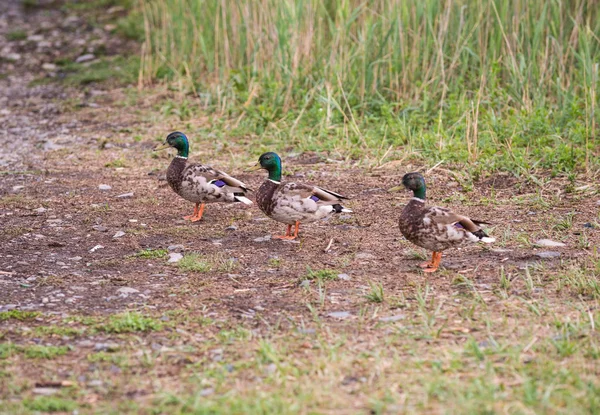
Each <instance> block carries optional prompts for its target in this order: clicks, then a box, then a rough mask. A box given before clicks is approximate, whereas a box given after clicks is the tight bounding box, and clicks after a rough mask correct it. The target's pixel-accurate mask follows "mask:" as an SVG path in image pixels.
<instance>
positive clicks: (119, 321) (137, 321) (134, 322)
mask: <svg viewBox="0 0 600 415" xmlns="http://www.w3.org/2000/svg"><path fill="white" fill-rule="evenodd" d="M162 327H163V324H162V323H161V322H160V321H158V320H156V319H154V318H152V317H147V316H144V315H142V314H140V313H137V312H129V311H128V312H125V313H121V314H115V315H112V316H110V317H109V318H108V320H107V321H106V322H104V323H102V324H98V325H97V326H96V328H97V329H98V330H101V331H105V332H107V333H133V332H148V331H156V330H160V329H161V328H162Z"/></svg>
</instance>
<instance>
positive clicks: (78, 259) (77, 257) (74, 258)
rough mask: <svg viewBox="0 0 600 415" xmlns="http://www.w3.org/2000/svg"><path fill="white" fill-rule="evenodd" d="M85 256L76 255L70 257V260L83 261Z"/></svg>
mask: <svg viewBox="0 0 600 415" xmlns="http://www.w3.org/2000/svg"><path fill="white" fill-rule="evenodd" d="M82 259H83V258H82V257H80V256H74V257H72V258H69V261H81V260H82Z"/></svg>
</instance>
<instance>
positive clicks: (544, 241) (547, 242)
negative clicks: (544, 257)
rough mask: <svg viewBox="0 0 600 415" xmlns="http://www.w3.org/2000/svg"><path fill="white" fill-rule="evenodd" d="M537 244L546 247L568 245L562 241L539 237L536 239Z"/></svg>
mask: <svg viewBox="0 0 600 415" xmlns="http://www.w3.org/2000/svg"><path fill="white" fill-rule="evenodd" d="M535 244H536V245H537V246H545V247H560V246H566V245H565V244H563V243H562V242H557V241H553V240H552V239H538V240H537V241H535Z"/></svg>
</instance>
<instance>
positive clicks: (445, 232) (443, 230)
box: [399, 173, 494, 272]
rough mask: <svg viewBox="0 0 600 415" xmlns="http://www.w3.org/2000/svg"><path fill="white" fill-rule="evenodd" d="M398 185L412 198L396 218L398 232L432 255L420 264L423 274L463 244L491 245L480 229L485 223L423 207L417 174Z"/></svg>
mask: <svg viewBox="0 0 600 415" xmlns="http://www.w3.org/2000/svg"><path fill="white" fill-rule="evenodd" d="M402 184H403V185H404V186H405V187H406V188H408V189H409V190H412V191H413V193H414V197H413V198H412V199H411V200H410V201H409V202H408V203H407V204H406V206H405V207H404V209H403V210H402V213H401V215H400V220H399V227H400V232H401V233H402V235H404V237H405V238H406V239H407V240H409V241H410V242H412V243H414V244H415V245H417V246H420V247H422V248H425V249H428V250H430V251H433V255H432V260H431V262H428V263H425V264H423V267H424V268H425V271H426V272H433V271H436V270H437V268H438V266H439V264H440V261H441V258H442V252H443V251H445V250H446V249H449V248H452V247H456V246H459V245H462V244H463V243H467V242H485V243H491V242H494V239H493V238H490V237H489V236H488V235H487V234H486V233H485V232H484V231H483V230H482V229H481V226H480V225H482V224H487V223H486V222H482V221H477V220H472V219H469V218H468V217H466V216H462V215H458V214H456V213H454V212H452V211H451V210H449V209H446V208H442V207H437V206H426V205H425V179H424V178H423V176H422V175H421V174H420V173H408V174H406V175H405V176H404V177H403V179H402Z"/></svg>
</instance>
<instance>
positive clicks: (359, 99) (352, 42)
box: [139, 0, 600, 171]
mask: <svg viewBox="0 0 600 415" xmlns="http://www.w3.org/2000/svg"><path fill="white" fill-rule="evenodd" d="M599 9H600V1H598V0H587V1H586V0H573V1H558V0H550V1H528V0H522V1H518V0H514V1H504V0H459V1H450V0H446V1H437V0H424V1H408V0H381V1H376V2H365V1H358V0H326V1H321V0H232V1H225V0H219V1H206V0H141V12H142V14H143V18H144V27H145V42H144V44H143V48H142V63H141V70H140V74H139V84H140V86H144V85H148V84H151V83H154V82H156V81H157V80H160V79H167V80H170V81H173V83H174V85H178V86H179V88H180V90H181V91H182V92H185V93H189V94H193V96H195V97H197V99H198V104H199V105H202V106H204V107H205V108H207V109H211V110H214V111H218V112H219V113H224V114H228V115H231V116H232V119H235V120H236V123H235V126H237V127H246V128H251V129H253V131H254V132H256V133H258V134H271V135H272V136H273V138H275V140H273V141H274V142H276V143H277V142H280V141H285V144H286V145H287V146H289V145H290V144H292V145H295V146H297V147H301V148H303V149H318V150H326V151H334V152H335V151H337V152H339V153H340V154H343V155H347V156H357V155H362V154H364V153H365V152H367V153H368V154H369V155H372V156H375V157H376V159H377V160H379V161H382V160H383V158H384V157H386V156H387V157H392V156H394V154H396V152H398V151H403V152H406V151H410V152H414V153H416V154H417V156H422V157H430V158H433V159H446V160H449V161H456V162H463V163H464V162H468V163H474V164H476V163H483V162H485V165H486V167H487V168H493V167H498V168H511V167H513V168H514V167H523V168H525V169H528V168H533V167H535V166H541V167H552V168H554V169H557V170H559V171H562V170H571V169H574V168H576V167H578V166H584V165H585V167H586V168H587V169H588V170H589V169H590V168H593V167H594V166H597V165H598V162H597V161H596V158H595V157H594V155H597V153H595V152H597V151H598V142H597V138H596V135H597V123H598V120H599V116H598V114H597V110H596V106H597V99H598V98H597V89H598V82H599V81H598V71H599V68H598V66H599V62H600V12H599ZM269 131H271V132H270V133H269ZM324 138H326V140H324ZM259 150H260V149H259ZM257 151H258V150H257Z"/></svg>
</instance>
